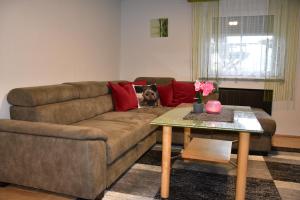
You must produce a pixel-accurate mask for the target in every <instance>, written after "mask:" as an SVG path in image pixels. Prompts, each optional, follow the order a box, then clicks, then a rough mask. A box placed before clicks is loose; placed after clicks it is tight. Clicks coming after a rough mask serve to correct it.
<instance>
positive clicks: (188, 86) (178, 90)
mask: <svg viewBox="0 0 300 200" xmlns="http://www.w3.org/2000/svg"><path fill="white" fill-rule="evenodd" d="M172 84H173V102H174V103H177V104H178V103H193V102H195V99H194V98H195V95H196V92H195V87H194V83H192V82H183V81H175V80H174V81H173V83H172Z"/></svg>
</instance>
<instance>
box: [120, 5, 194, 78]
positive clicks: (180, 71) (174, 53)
mask: <svg viewBox="0 0 300 200" xmlns="http://www.w3.org/2000/svg"><path fill="white" fill-rule="evenodd" d="M191 14H192V13H191V7H190V5H189V4H188V3H187V2H186V0H122V39H121V43H122V45H121V66H122V67H121V72H120V74H121V78H123V79H130V80H132V79H134V78H136V77H137V76H172V77H176V78H177V79H180V80H188V79H190V77H191V71H190V65H191V63H190V62H191V59H190V58H191V53H190V51H191V37H190V35H191V20H190V19H191ZM161 17H166V18H168V19H169V21H168V22H169V37H167V38H151V37H150V20H151V19H155V18H161Z"/></svg>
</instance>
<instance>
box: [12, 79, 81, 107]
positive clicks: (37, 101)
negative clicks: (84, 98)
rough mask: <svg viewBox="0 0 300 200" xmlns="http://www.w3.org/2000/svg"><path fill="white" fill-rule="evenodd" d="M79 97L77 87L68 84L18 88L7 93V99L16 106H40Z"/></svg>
mask: <svg viewBox="0 0 300 200" xmlns="http://www.w3.org/2000/svg"><path fill="white" fill-rule="evenodd" d="M77 98H79V92H78V90H77V89H76V88H74V87H73V86H71V85H67V84H60V85H47V86H38V87H25V88H16V89H13V90H11V91H10V92H9V93H8V95H7V101H8V102H9V103H10V104H12V105H15V106H27V107H31V106H40V105H46V104H50V103H57V102H63V101H69V100H72V99H77Z"/></svg>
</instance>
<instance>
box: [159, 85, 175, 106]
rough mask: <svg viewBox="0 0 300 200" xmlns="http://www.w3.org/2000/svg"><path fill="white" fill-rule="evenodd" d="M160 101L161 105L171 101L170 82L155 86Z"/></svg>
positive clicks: (171, 88) (168, 103)
mask: <svg viewBox="0 0 300 200" xmlns="http://www.w3.org/2000/svg"><path fill="white" fill-rule="evenodd" d="M157 90H158V94H159V98H160V103H161V105H162V106H169V105H171V104H172V102H173V87H172V84H168V85H158V86H157Z"/></svg>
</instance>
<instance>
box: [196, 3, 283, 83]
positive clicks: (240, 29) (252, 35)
mask: <svg viewBox="0 0 300 200" xmlns="http://www.w3.org/2000/svg"><path fill="white" fill-rule="evenodd" d="M271 1H274V2H272V4H270V2H271ZM275 2H276V3H275ZM284 2H285V1H284V0H220V1H209V2H198V3H194V5H193V10H194V28H195V29H198V33H195V32H194V34H195V35H194V36H193V38H197V36H198V37H199V38H198V40H194V41H196V43H198V45H199V47H198V52H196V51H193V58H197V59H193V61H197V60H198V62H197V63H196V62H193V69H194V77H196V76H198V77H201V78H226V79H262V80H265V79H276V80H282V79H283V78H284V70H283V69H284V68H283V64H282V63H283V61H282V59H283V58H284V54H282V53H280V52H284V48H285V45H284V42H283V41H282V40H281V38H282V36H283V34H284V32H282V29H281V27H280V25H281V24H282V23H281V20H282V19H283V15H284V14H286V13H284V12H283V5H282V4H283V3H284ZM270 5H272V7H270ZM284 19H285V18H284ZM195 29H194V31H195ZM194 45H195V43H194ZM197 65H198V66H197Z"/></svg>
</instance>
